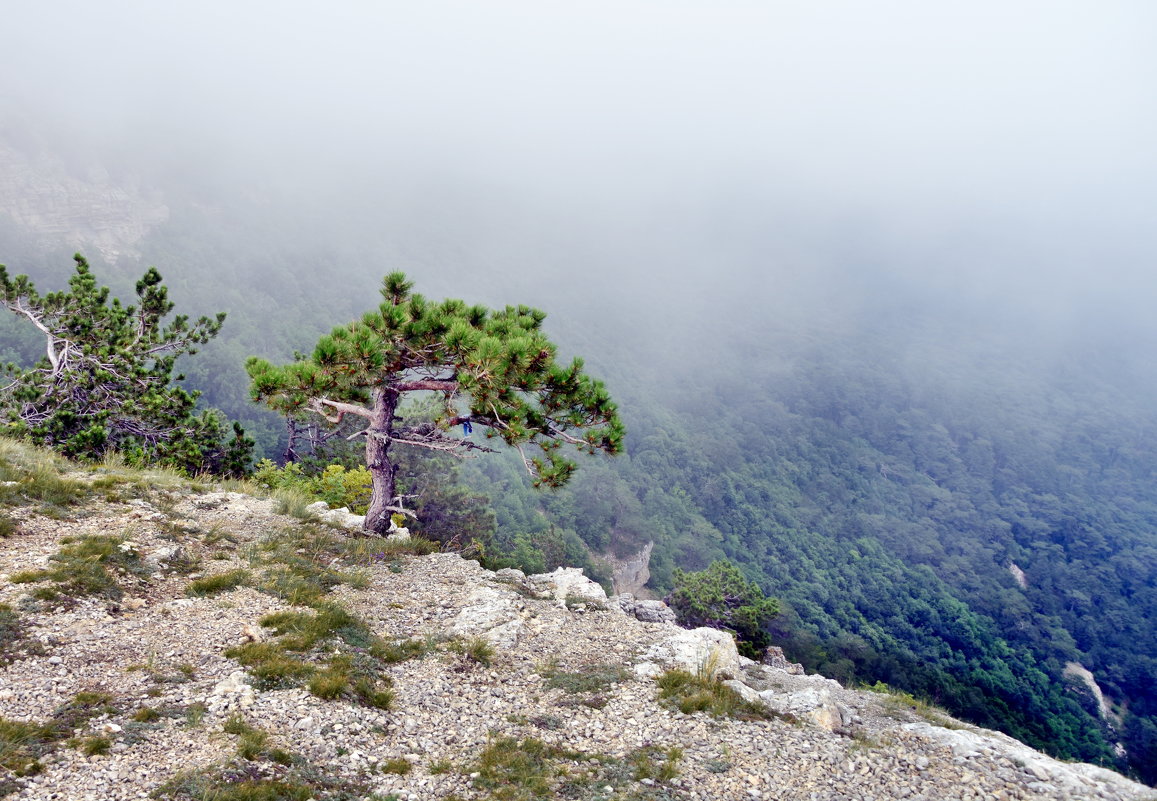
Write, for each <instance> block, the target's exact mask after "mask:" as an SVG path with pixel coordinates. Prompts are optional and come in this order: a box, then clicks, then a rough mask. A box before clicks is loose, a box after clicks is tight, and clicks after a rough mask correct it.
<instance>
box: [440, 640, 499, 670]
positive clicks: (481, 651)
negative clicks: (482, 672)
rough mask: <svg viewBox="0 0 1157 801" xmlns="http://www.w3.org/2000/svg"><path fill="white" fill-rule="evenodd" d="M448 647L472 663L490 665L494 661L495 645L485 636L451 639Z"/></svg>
mask: <svg viewBox="0 0 1157 801" xmlns="http://www.w3.org/2000/svg"><path fill="white" fill-rule="evenodd" d="M447 647H448V648H449V649H450V650H451V651H453V652H454V653H456V654H459V655H460V656H462V658H463V659H465V660H466V662H468V663H471V664H475V665H482V666H483V667H490V665H491V664H492V663H493V662H494V646H493V645H491V644H490V643H489V642H487V640H486V638H485V637H471V638H470V639H468V640H466V639H454V640H450V642H449V643H448V644H447Z"/></svg>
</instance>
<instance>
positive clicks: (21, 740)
mask: <svg viewBox="0 0 1157 801" xmlns="http://www.w3.org/2000/svg"><path fill="white" fill-rule="evenodd" d="M114 712H116V709H115V708H114V707H113V706H112V696H110V695H108V694H106V693H97V692H80V693H77V694H76V695H75V696H74V697H73V698H72V699H71V700H70V701H68V702H67V703H64V704H62V705H60V706H59V707H57V708H56V710H55V711H54V712H53V713H52V717H50V718H49V719H48V720H46V721H42V722H40V723H32V722H24V721H15V720H7V719H5V718H0V768H3V769H5V770H8V771H10V772H11V773H12V774H13V775H14V776H16V777H17V778H20V777H25V776H33V775H35V774H37V773H39V772H40V770H41V765H40V758H41V757H43V756H44V755H45V754H47V753H49V752H50V751H52V750H53V749H55V748H56V747H57V745H59V744H60V743H62V742H65V741H67V740H69V739H70V738H72V736H73V731H74V730H76V729H82V728H83V727H84V726H85V724H86V723H87V722H88V721H89V720H90V719H92V718H94V717H97V716H98V715H103V714H111V713H114ZM89 739H90V740H99V739H103V738H89ZM77 745H78V746H79V747H82V748H83V747H85V746H84V741H83V740H78V741H77ZM110 745H111V743H110ZM91 747H93V748H97V749H98V750H96V751H93V753H101V751H99V748H100V744H99V743H93V744H92V745H91ZM13 789H15V788H13Z"/></svg>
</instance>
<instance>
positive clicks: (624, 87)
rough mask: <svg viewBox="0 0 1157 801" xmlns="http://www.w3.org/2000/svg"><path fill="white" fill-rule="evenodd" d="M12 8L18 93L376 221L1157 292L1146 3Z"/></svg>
mask: <svg viewBox="0 0 1157 801" xmlns="http://www.w3.org/2000/svg"><path fill="white" fill-rule="evenodd" d="M4 5H5V6H6V8H5V9H4V18H5V28H6V30H7V31H8V35H7V36H6V37H5V40H6V41H5V45H4V47H3V48H2V49H0V111H2V110H3V109H5V108H9V109H15V108H19V109H22V110H23V112H24V113H30V114H32V115H34V116H36V117H37V118H42V119H46V120H51V123H52V124H53V125H59V126H61V127H62V128H63V129H64V130H67V131H69V132H70V134H69V135H70V136H75V137H77V142H78V143H80V144H79V145H78V146H79V147H81V148H92V149H93V151H94V152H99V151H101V150H108V151H116V152H118V153H120V154H121V155H122V156H123V155H124V154H131V155H133V156H135V157H140V158H141V159H143V160H147V163H148V165H149V166H148V169H150V170H153V171H154V174H155V175H170V176H181V175H184V176H190V175H197V176H199V177H201V178H202V179H203V178H204V176H217V177H218V179H219V180H220V182H221V183H220V186H222V187H226V188H228V187H230V186H232V185H231V184H230V180H231V179H238V180H255V178H254V176H258V175H263V174H265V173H266V171H269V170H271V169H272V170H276V171H277V172H279V173H281V177H280V178H279V179H278V180H279V183H278V184H277V185H278V186H279V188H280V189H282V190H284V191H285V192H286V193H287V194H288V195H290V196H294V195H296V196H299V197H315V198H317V197H320V198H324V199H325V202H326V203H328V204H330V206H332V207H333V208H334V209H336V210H337V212H338V213H342V210H343V208H345V209H346V210H347V211H348V212H349V214H351V215H354V216H358V215H360V216H361V217H362V218H364V219H365V220H366V221H367V223H368V224H371V225H372V224H373V219H374V216H375V215H379V216H380V217H382V218H385V217H387V216H390V217H393V218H395V219H397V218H404V219H405V220H406V222H407V224H409V223H412V224H413V225H415V226H419V227H420V226H421V225H422V220H423V215H424V214H425V213H426V212H428V211H430V210H432V209H438V210H439V211H440V213H442V214H445V215H447V219H446V220H442V221H440V222H439V223H438V224H437V225H438V226H440V230H442V232H443V235H444V236H449V237H451V238H455V237H461V248H462V249H463V250H465V251H471V250H472V249H474V248H477V249H478V251H479V252H486V253H488V254H489V255H488V256H487V257H486V258H488V259H490V260H492V261H499V260H501V258H502V254H503V252H504V249H507V248H524V249H526V248H529V250H531V251H533V250H534V246H533V245H527V241H528V240H534V239H535V237H546V238H547V239H549V241H550V242H552V243H553V246H552V247H546V248H545V249H546V250H547V251H548V252H553V253H554V254H555V256H554V257H553V258H548V259H547V260H546V261H547V262H552V263H554V264H556V265H557V268H558V269H583V267H581V266H580V265H586V268H587V269H589V270H590V271H591V274H592V275H594V276H596V277H611V276H615V277H623V276H628V278H627V283H628V285H632V283H633V285H634V286H635V287H636V288H637V289H639V290H640V291H642V290H643V289H645V287H646V286H647V285H648V284H649V283H652V282H654V280H655V279H656V278H657V277H662V278H663V280H664V281H670V282H672V283H673V284H675V285H677V286H685V287H686V288H687V289H688V291H693V290H694V284H693V282H691V281H690V280H688V279H685V278H683V276H684V274H685V273H686V272H687V271H689V270H691V269H706V270H711V271H715V272H718V273H719V274H720V275H721V276H722V277H726V276H729V275H730V276H732V277H733V278H735V279H736V280H737V281H740V282H742V285H744V286H748V287H757V288H758V289H759V291H761V292H762V291H766V292H769V293H770V292H775V291H777V288H780V287H783V286H785V285H788V284H790V285H791V286H792V287H793V288H807V287H809V286H810V287H811V288H812V290H814V291H821V290H822V291H826V289H827V288H829V287H825V286H822V285H824V284H826V283H827V278H826V276H829V275H831V273H830V270H831V269H834V268H833V265H838V270H839V271H842V272H843V273H855V271H857V270H862V271H875V272H878V273H881V274H886V275H888V276H890V277H892V278H893V279H896V278H899V279H901V280H903V281H905V282H910V283H914V284H916V285H918V286H924V287H925V288H933V289H935V290H936V291H939V292H942V293H944V294H947V295H952V294H963V295H969V296H972V297H975V298H978V299H981V300H983V299H985V298H989V297H992V298H997V297H999V296H1001V295H1003V294H1005V293H1008V292H1012V293H1013V294H1015V295H1016V297H1018V298H1019V299H1022V300H1025V301H1029V302H1031V303H1032V304H1033V305H1034V306H1035V307H1039V309H1042V310H1044V311H1050V309H1051V310H1053V311H1057V310H1060V311H1058V313H1062V314H1064V313H1068V314H1071V313H1073V312H1072V309H1073V304H1088V303H1093V304H1094V305H1095V304H1101V305H1102V306H1105V305H1113V306H1114V307H1115V308H1116V307H1117V306H1116V304H1120V303H1126V302H1127V303H1132V304H1134V306H1133V307H1131V309H1132V311H1133V312H1135V313H1136V314H1138V315H1140V314H1143V313H1144V312H1146V311H1147V309H1148V305H1149V304H1148V300H1149V299H1150V298H1152V297H1154V287H1155V286H1157V281H1155V280H1154V278H1155V276H1154V275H1153V274H1154V273H1155V272H1157V270H1155V267H1157V260H1155V258H1154V257H1155V256H1157V225H1155V223H1157V219H1155V218H1157V211H1155V210H1157V147H1154V143H1155V142H1157V48H1155V47H1153V42H1154V35H1155V34H1157V5H1154V4H1153V3H1151V2H1148V0H1137V1H1136V2H1113V1H1112V0H1100V1H1099V2H1096V3H1094V2H1088V0H1082V1H1081V2H1067V1H1065V0H1018V1H1017V2H991V1H990V0H980V1H979V2H978V1H976V0H971V1H970V2H926V1H924V2H921V1H918V0H910V1H908V2H894V1H891V0H876V2H871V3H867V2H859V1H858V0H844V1H842V2H794V3H787V2H774V1H773V0H767V1H765V2H736V1H734V0H716V2H711V3H708V2H682V1H680V0H662V1H661V2H660V1H659V0H655V2H642V1H641V0H616V1H615V2H601V1H598V0H594V1H591V0H588V2H584V3H561V2H543V1H541V0H537V1H535V2H531V1H530V0H525V1H524V2H504V1H502V0H500V1H499V2H441V1H440V0H430V1H429V2H425V1H424V2H420V3H401V2H369V1H368V0H366V1H365V2H340V0H339V1H338V2H333V3H327V4H319V3H303V2H267V1H266V0H261V1H260V2H249V1H246V2H228V3H225V2H216V1H215V0H208V1H207V2H197V3H191V2H175V3H156V2H151V0H102V2H90V1H89V0H80V1H74V0H70V1H69V2H59V1H57V0H45V2H40V3H17V2H14V0H8V2H5V3H4ZM142 163H145V161H142ZM343 204H346V206H343ZM447 210H449V211H447ZM326 227H327V226H326V223H325V221H324V220H319V221H318V224H317V226H316V228H317V230H315V231H313V232H312V233H313V234H314V235H315V236H316V237H317V238H318V239H319V240H320V241H324V239H325V237H326V235H327V231H326ZM446 229H449V230H448V231H447V230H446ZM552 248H553V250H552ZM562 251H567V252H568V254H569V255H568V256H566V257H564V256H561V255H559V254H560V253H561V252H562ZM873 274H875V273H873ZM814 284H819V285H821V286H819V287H816V286H812V285H814ZM801 291H802V290H801ZM1054 307H1055V308H1054Z"/></svg>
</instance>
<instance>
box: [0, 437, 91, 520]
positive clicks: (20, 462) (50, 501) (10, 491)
mask: <svg viewBox="0 0 1157 801" xmlns="http://www.w3.org/2000/svg"><path fill="white" fill-rule="evenodd" d="M70 468H71V466H70V465H69V464H68V462H67V461H66V460H64V459H62V458H60V457H58V456H56V455H54V454H52V453H51V452H50V451H48V450H45V449H42V448H36V447H33V446H31V445H26V444H24V443H21V442H17V441H15V440H12V439H9V438H7V437H0V505H3V506H39V507H40V508H39V509H38V510H37V511H38V512H40V513H41V514H44V515H46V516H49V517H60V516H62V515H64V514H66V513H67V509H68V507H70V506H75V505H76V504H77V503H79V502H80V501H81V500H83V499H84V498H87V497H88V496H89V495H91V494H92V489H91V487H89V485H88V483H87V482H84V481H79V480H77V479H74V478H69V477H67V476H66V475H64V474H65V473H66V472H67V471H68V470H69V469H70Z"/></svg>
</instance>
